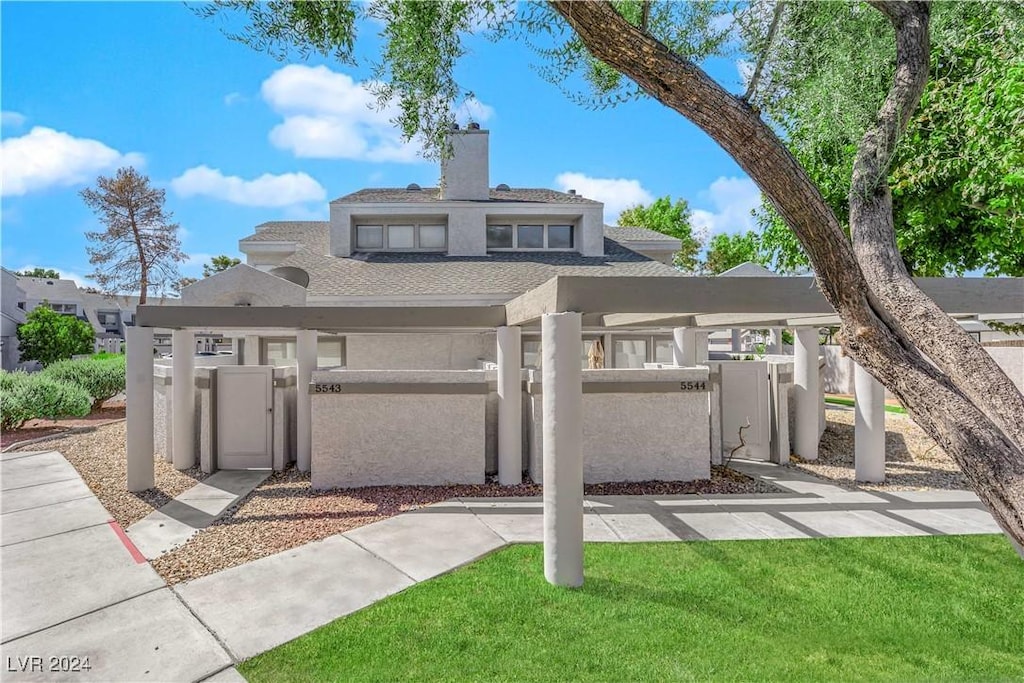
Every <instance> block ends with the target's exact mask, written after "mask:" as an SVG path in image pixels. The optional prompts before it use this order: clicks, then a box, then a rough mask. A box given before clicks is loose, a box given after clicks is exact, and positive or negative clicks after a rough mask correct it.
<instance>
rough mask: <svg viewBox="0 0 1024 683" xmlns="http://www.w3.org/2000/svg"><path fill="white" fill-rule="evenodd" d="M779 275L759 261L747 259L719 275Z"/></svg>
mask: <svg viewBox="0 0 1024 683" xmlns="http://www.w3.org/2000/svg"><path fill="white" fill-rule="evenodd" d="M772 276H774V277H779V274H778V273H773V272H772V271H770V270H768V269H767V268H765V267H764V266H762V265H761V264H759V263H753V262H751V261H746V262H745V263H741V264H739V265H738V266H733V267H732V268H730V269H729V270H726V271H724V272H721V273H719V274H718V277H772Z"/></svg>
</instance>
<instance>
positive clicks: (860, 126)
mask: <svg viewBox="0 0 1024 683" xmlns="http://www.w3.org/2000/svg"><path fill="white" fill-rule="evenodd" d="M856 10H857V7H856V6H852V7H851V5H849V4H847V3H835V2H833V3H789V4H788V5H786V10H785V19H784V21H783V22H782V23H781V28H780V29H779V35H778V38H777V39H776V41H777V42H776V44H775V45H776V47H774V48H773V49H771V51H770V55H771V57H770V60H769V61H770V64H769V71H770V80H769V82H768V83H766V84H763V86H762V88H761V89H760V91H759V93H758V96H757V97H756V98H755V103H756V104H757V105H758V106H759V107H761V109H762V110H763V112H764V113H765V115H766V116H767V117H768V118H769V119H770V120H771V121H772V122H774V123H775V125H777V126H778V127H779V128H780V129H781V130H782V131H784V137H785V140H786V143H787V145H788V146H789V148H790V150H791V151H793V153H794V154H795V155H796V157H797V158H798V159H799V160H800V161H801V163H802V164H803V165H804V167H805V168H806V169H807V171H808V173H809V174H810V176H811V179H812V180H813V181H814V182H815V184H816V185H817V186H818V187H819V188H820V189H821V191H822V194H823V195H824V197H825V199H826V201H828V203H829V205H830V206H831V207H832V209H833V210H834V211H835V212H836V214H837V215H839V216H845V215H846V214H848V213H849V201H848V195H849V187H850V180H851V177H852V172H853V161H854V156H855V154H856V151H857V141H858V139H859V138H860V136H861V135H862V134H863V132H864V131H865V130H866V129H867V127H868V126H869V125H870V124H871V122H872V121H873V119H874V116H875V114H876V112H877V109H878V104H879V103H880V102H881V101H882V100H883V98H884V97H885V93H886V90H887V88H888V83H887V81H888V79H889V78H890V76H889V73H890V71H891V68H892V67H891V65H892V64H893V63H894V61H895V57H894V55H893V54H892V48H891V45H892V38H891V34H892V29H891V25H889V23H888V22H887V21H886V19H885V17H883V16H882V15H881V14H880V13H878V12H866V11H856ZM933 12H934V17H933V21H932V32H931V40H932V45H933V49H932V51H931V59H930V67H929V68H930V76H931V79H930V80H929V82H928V84H927V86H926V87H925V90H924V93H923V95H922V98H921V106H920V107H919V108H918V110H917V111H916V112H915V113H914V115H913V116H912V117H911V119H910V121H909V123H908V126H907V130H906V133H905V134H904V135H903V136H902V138H901V139H900V141H899V142H898V144H897V146H896V148H895V156H894V158H893V161H892V165H891V169H890V173H889V184H890V186H891V187H892V192H893V210H894V223H895V229H896V239H897V243H898V246H899V248H900V252H901V254H902V256H903V260H904V262H905V263H906V265H907V267H908V269H909V270H910V271H911V272H912V273H913V274H915V275H943V274H946V273H950V272H953V273H958V274H963V273H964V272H966V271H970V270H984V271H985V272H986V273H988V274H991V275H999V274H1002V275H1024V250H1022V249H1021V248H1020V244H1021V243H1024V171H1022V169H1024V145H1021V144H1019V141H1018V139H1017V138H1018V136H1019V131H1020V129H1021V126H1022V125H1024V6H1022V5H1020V4H1019V3H986V2H958V3H936V4H935V5H933ZM756 30H757V28H756V26H754V27H750V31H751V32H752V33H753V32H756ZM866 62H867V63H873V64H875V65H877V67H876V68H871V69H864V68H863V65H864V64H865V63H866ZM882 67H885V68H882ZM953 149H955V150H957V153H955V154H953V153H950V150H953ZM760 218H761V223H762V227H763V229H764V239H763V242H764V245H765V247H766V249H768V250H769V251H770V252H771V253H772V255H773V257H774V258H775V259H776V260H777V261H778V263H779V266H780V268H779V269H780V270H795V269H797V268H799V267H801V266H806V264H807V259H806V256H804V254H803V252H802V250H801V248H800V245H799V244H798V243H797V241H796V239H795V238H794V236H793V234H792V232H790V231H789V229H788V228H787V227H786V225H785V223H784V222H783V221H782V220H781V218H780V217H779V216H778V214H777V213H776V212H774V211H772V210H771V209H770V207H768V208H766V210H764V211H763V212H762V213H761V216H760ZM844 227H846V228H847V229H848V227H849V226H848V225H844Z"/></svg>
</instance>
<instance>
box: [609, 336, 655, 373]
mask: <svg viewBox="0 0 1024 683" xmlns="http://www.w3.org/2000/svg"><path fill="white" fill-rule="evenodd" d="M614 345H615V367H616V368H643V366H644V363H645V362H647V340H646V339H616V340H615V342H614Z"/></svg>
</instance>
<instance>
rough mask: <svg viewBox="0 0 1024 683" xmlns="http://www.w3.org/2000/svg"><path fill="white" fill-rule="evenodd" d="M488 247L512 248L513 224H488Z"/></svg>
mask: <svg viewBox="0 0 1024 683" xmlns="http://www.w3.org/2000/svg"><path fill="white" fill-rule="evenodd" d="M487 248H488V249H511V248H512V226H511V225H488V226H487Z"/></svg>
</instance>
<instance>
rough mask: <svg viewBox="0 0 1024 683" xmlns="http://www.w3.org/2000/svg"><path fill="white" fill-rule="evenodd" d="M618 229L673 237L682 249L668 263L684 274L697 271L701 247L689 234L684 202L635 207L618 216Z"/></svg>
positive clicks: (665, 200) (666, 199)
mask: <svg viewBox="0 0 1024 683" xmlns="http://www.w3.org/2000/svg"><path fill="white" fill-rule="evenodd" d="M619 225H630V226H636V227H640V228H647V229H648V230H654V231H655V232H660V233H662V234H663V235H670V236H671V237H675V238H676V239H677V240H679V241H680V242H682V246H681V247H680V248H679V251H677V252H676V253H675V255H674V256H673V257H672V262H673V263H674V264H675V266H676V267H677V268H679V269H681V270H683V271H684V272H687V273H694V272H696V271H697V268H698V266H699V265H700V263H699V261H698V260H697V254H698V253H699V252H700V248H701V246H703V245H702V244H701V240H700V238H699V237H697V236H695V235H694V234H693V226H692V225H690V207H689V205H688V204H687V203H686V200H685V199H677V200H676V202H675V204H673V203H672V198H671V197H669V196H665V197H660V198H658V199H655V200H654V201H653V202H652V203H651V205H650V206H644V205H643V204H637V205H636V206H632V207H630V208H628V209H626V210H625V211H623V212H622V213H621V214H619Z"/></svg>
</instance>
